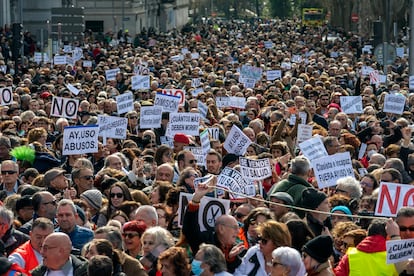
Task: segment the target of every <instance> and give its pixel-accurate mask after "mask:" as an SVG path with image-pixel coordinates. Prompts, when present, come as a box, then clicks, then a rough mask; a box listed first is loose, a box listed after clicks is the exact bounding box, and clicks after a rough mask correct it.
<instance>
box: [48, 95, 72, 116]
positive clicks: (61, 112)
mask: <svg viewBox="0 0 414 276" xmlns="http://www.w3.org/2000/svg"><path fill="white" fill-rule="evenodd" d="M78 108H79V100H78V99H72V98H62V97H53V99H52V107H51V110H50V116H54V117H63V118H68V119H76V118H77V116H78Z"/></svg>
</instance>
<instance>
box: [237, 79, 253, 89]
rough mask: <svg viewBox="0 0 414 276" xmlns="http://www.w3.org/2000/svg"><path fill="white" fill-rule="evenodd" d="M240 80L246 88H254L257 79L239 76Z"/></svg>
mask: <svg viewBox="0 0 414 276" xmlns="http://www.w3.org/2000/svg"><path fill="white" fill-rule="evenodd" d="M239 82H240V83H242V84H243V86H244V87H245V88H254V87H255V85H256V80H255V79H249V78H239Z"/></svg>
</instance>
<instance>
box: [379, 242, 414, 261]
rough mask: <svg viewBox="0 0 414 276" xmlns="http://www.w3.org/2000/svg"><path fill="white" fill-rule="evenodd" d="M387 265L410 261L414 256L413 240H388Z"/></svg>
mask: <svg viewBox="0 0 414 276" xmlns="http://www.w3.org/2000/svg"><path fill="white" fill-rule="evenodd" d="M386 247H387V264H395V263H399V262H402V261H406V260H409V259H412V258H413V256H414V239H406V240H388V241H386Z"/></svg>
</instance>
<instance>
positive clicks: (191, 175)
mask: <svg viewBox="0 0 414 276" xmlns="http://www.w3.org/2000/svg"><path fill="white" fill-rule="evenodd" d="M188 177H195V178H197V177H198V174H196V173H193V174H190V175H189V176H188Z"/></svg>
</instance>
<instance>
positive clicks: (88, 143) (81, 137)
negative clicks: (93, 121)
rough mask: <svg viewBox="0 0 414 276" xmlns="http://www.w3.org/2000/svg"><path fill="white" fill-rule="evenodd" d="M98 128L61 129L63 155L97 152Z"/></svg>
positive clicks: (75, 127) (76, 127)
mask: <svg viewBox="0 0 414 276" xmlns="http://www.w3.org/2000/svg"><path fill="white" fill-rule="evenodd" d="M98 134H99V126H73V127H65V128H64V129H63V150H62V154H63V155H71V154H84V153H94V152H98Z"/></svg>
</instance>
